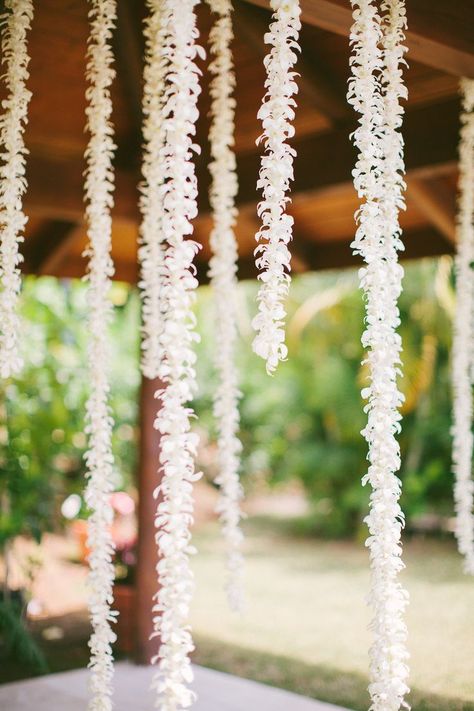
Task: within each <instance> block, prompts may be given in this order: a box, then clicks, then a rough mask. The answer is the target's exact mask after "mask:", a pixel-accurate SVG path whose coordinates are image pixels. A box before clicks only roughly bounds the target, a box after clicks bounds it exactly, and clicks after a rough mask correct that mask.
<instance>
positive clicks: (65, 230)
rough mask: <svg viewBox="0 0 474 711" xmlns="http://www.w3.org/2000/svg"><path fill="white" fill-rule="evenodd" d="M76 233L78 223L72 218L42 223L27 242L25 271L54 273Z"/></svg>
mask: <svg viewBox="0 0 474 711" xmlns="http://www.w3.org/2000/svg"><path fill="white" fill-rule="evenodd" d="M76 235H77V226H76V223H75V222H71V221H70V220H48V221H47V222H46V223H44V224H42V225H41V227H40V228H39V229H38V231H37V233H36V234H34V235H31V236H30V237H29V238H28V239H27V241H26V242H25V246H24V249H23V256H24V271H25V272H26V273H29V274H30V273H31V274H38V275H42V274H52V273H54V272H55V270H56V267H57V266H60V264H61V261H62V260H63V259H64V258H65V256H66V254H67V251H68V249H69V247H70V246H71V242H72V241H73V240H74V238H75V236H76Z"/></svg>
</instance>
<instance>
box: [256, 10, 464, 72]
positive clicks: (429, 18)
mask: <svg viewBox="0 0 474 711" xmlns="http://www.w3.org/2000/svg"><path fill="white" fill-rule="evenodd" d="M246 1H247V2H249V3H251V4H253V5H259V6H260V7H264V8H267V9H268V8H269V7H270V3H269V0H246ZM301 10H302V19H303V22H307V23H308V24H310V25H315V26H316V27H320V28H321V29H323V30H327V31H329V32H334V33H336V34H339V35H345V36H348V35H349V30H350V27H351V24H352V14H351V9H350V4H349V1H348V0H301ZM407 16H408V28H409V29H408V32H407V45H408V48H409V53H408V59H409V60H410V59H414V60H416V61H417V62H421V63H422V64H426V65H428V66H429V67H434V68H435V69H441V70H443V71H445V72H447V73H448V74H455V75H456V76H467V77H471V78H472V79H474V32H473V27H474V3H473V2H472V0H408V2H407Z"/></svg>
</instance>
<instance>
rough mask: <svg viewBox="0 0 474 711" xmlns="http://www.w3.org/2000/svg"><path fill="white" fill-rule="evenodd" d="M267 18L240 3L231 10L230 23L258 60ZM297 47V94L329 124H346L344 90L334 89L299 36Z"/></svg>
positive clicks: (334, 81)
mask: <svg viewBox="0 0 474 711" xmlns="http://www.w3.org/2000/svg"><path fill="white" fill-rule="evenodd" d="M269 18H270V13H268V12H264V11H263V10H261V9H260V8H258V7H252V6H250V5H247V4H246V3H242V2H241V3H239V4H238V5H236V7H235V18H234V22H235V25H236V31H237V33H238V34H239V36H240V37H242V38H244V39H245V40H246V41H247V42H248V43H249V44H250V45H251V46H252V47H253V48H254V49H255V50H256V51H258V53H259V54H260V56H262V57H264V56H265V53H266V45H265V44H264V35H265V33H266V32H268V24H269ZM300 44H301V47H302V52H301V54H300V56H299V58H298V62H297V66H296V70H297V71H298V72H299V73H300V77H299V79H298V86H299V88H300V91H301V92H302V93H303V94H304V95H305V96H306V97H307V98H308V99H309V101H310V102H311V103H312V104H313V105H314V107H315V108H317V109H318V111H320V112H321V113H322V114H323V115H324V116H326V117H327V118H328V119H329V120H330V122H331V124H332V125H337V124H341V123H343V122H346V121H347V120H348V119H350V118H351V116H352V112H351V108H350V106H349V104H348V103H347V101H346V100H345V95H344V94H345V92H344V88H343V87H339V86H338V83H339V82H338V80H337V78H336V77H334V76H332V74H331V72H330V71H329V69H328V68H327V67H324V66H323V65H322V62H321V60H320V59H319V57H317V56H316V53H315V50H314V48H313V47H310V46H309V45H308V44H305V43H304V35H303V34H302V36H301V42H300Z"/></svg>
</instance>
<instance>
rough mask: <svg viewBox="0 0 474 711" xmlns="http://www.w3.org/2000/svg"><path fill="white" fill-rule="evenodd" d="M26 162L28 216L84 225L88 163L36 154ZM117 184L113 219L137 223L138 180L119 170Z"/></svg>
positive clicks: (26, 207)
mask: <svg viewBox="0 0 474 711" xmlns="http://www.w3.org/2000/svg"><path fill="white" fill-rule="evenodd" d="M26 163H27V165H26V175H27V180H28V190H27V192H26V195H25V200H24V204H25V212H26V214H27V215H34V216H35V217H44V218H45V219H54V220H65V221H71V222H81V221H82V220H83V218H84V199H83V194H84V181H83V171H84V168H85V165H84V163H83V162H82V161H80V162H79V161H74V162H71V161H67V160H60V159H59V160H58V159H56V158H52V157H51V156H46V155H35V154H34V153H32V154H31V155H29V156H28V159H27V162H26ZM115 182H116V187H115V194H114V202H115V207H114V208H113V210H112V214H113V216H114V217H120V218H122V219H125V220H126V219H128V220H132V221H133V222H137V221H138V214H139V213H138V190H137V181H136V180H135V178H134V176H133V174H132V173H129V172H126V171H123V170H117V171H116V175H115Z"/></svg>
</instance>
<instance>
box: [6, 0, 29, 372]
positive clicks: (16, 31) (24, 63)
mask: <svg viewBox="0 0 474 711" xmlns="http://www.w3.org/2000/svg"><path fill="white" fill-rule="evenodd" d="M5 10H6V12H5V13H4V14H3V15H2V17H1V24H2V39H1V44H2V64H3V65H4V66H5V74H4V79H5V85H6V90H7V97H6V98H5V99H4V100H3V102H2V109H3V114H2V116H1V117H0V144H1V146H2V148H1V153H0V232H1V242H0V281H1V290H0V377H2V378H8V377H10V376H11V375H15V374H16V373H18V372H19V371H20V369H21V367H22V364H23V363H22V358H21V355H20V349H19V342H18V341H19V333H20V321H19V316H18V314H17V305H18V296H19V293H20V288H21V276H20V269H19V267H18V265H19V264H20V262H21V261H22V256H21V254H20V252H19V245H20V243H21V242H23V230H24V228H25V225H26V222H27V217H26V216H25V214H24V212H23V207H22V198H23V195H24V193H25V191H26V178H25V155H26V148H25V143H24V138H23V133H24V130H25V125H26V122H27V120H28V104H29V102H30V99H31V92H30V91H29V90H28V89H27V88H26V82H27V80H28V78H29V71H28V64H29V61H30V58H29V56H28V50H27V39H26V38H27V33H28V30H29V29H30V28H31V22H32V19H33V2H32V0H5Z"/></svg>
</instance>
